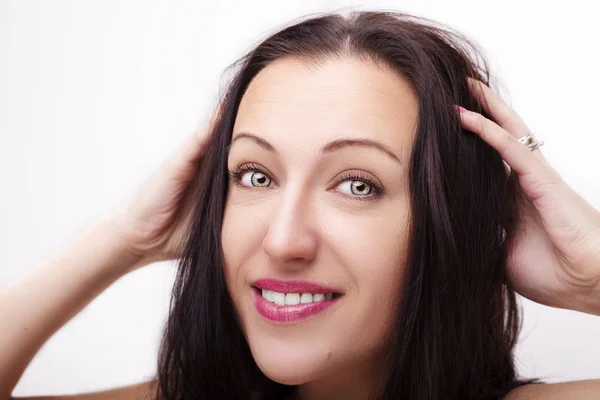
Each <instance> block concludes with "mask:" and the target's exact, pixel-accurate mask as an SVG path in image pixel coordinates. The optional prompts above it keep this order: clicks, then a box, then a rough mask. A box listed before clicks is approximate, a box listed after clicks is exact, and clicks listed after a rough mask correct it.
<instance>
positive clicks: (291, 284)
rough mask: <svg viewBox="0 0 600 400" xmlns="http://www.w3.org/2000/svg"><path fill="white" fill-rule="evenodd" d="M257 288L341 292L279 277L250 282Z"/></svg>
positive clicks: (290, 291) (299, 291) (315, 284)
mask: <svg viewBox="0 0 600 400" xmlns="http://www.w3.org/2000/svg"><path fill="white" fill-rule="evenodd" d="M252 286H255V287H257V288H259V289H265V290H273V291H275V292H279V293H312V294H315V293H322V294H328V293H337V294H341V292H340V290H338V289H334V288H331V287H328V286H323V285H320V284H318V283H314V282H307V281H298V280H279V279H272V278H266V279H259V280H257V281H254V282H253V283H252Z"/></svg>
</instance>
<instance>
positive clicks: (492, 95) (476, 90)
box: [467, 77, 529, 138]
mask: <svg viewBox="0 0 600 400" xmlns="http://www.w3.org/2000/svg"><path fill="white" fill-rule="evenodd" d="M467 81H468V83H469V89H470V91H471V94H472V95H473V96H474V97H475V98H476V99H477V101H478V102H479V103H480V104H481V105H482V107H483V109H484V110H485V111H486V112H487V113H488V114H490V115H491V116H492V118H493V119H494V120H495V121H496V122H497V123H498V125H500V126H501V127H502V128H504V129H506V130H507V131H508V132H510V133H511V134H512V135H513V136H515V137H516V138H520V137H523V136H525V135H527V134H528V133H529V128H528V127H527V125H526V124H525V122H523V120H522V119H521V117H519V115H518V114H517V113H516V112H515V111H514V110H513V109H512V108H511V107H509V106H508V105H507V104H506V103H505V102H504V100H502V98H500V96H498V94H496V92H494V91H493V90H492V89H491V88H490V87H489V86H487V85H486V84H485V83H483V82H481V81H479V80H477V79H473V78H471V77H467Z"/></svg>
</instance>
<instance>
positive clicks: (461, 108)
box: [454, 104, 467, 113]
mask: <svg viewBox="0 0 600 400" xmlns="http://www.w3.org/2000/svg"><path fill="white" fill-rule="evenodd" d="M454 108H456V109H458V110H459V111H460V112H461V113H463V112H465V111H467V109H466V108H463V107H461V106H458V105H456V104H455V105H454Z"/></svg>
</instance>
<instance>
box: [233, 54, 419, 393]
mask: <svg viewBox="0 0 600 400" xmlns="http://www.w3.org/2000/svg"><path fill="white" fill-rule="evenodd" d="M290 76H293V77H294V79H290ZM417 116H418V103H417V99H416V97H415V96H414V95H413V93H412V91H411V89H410V86H409V85H408V83H407V82H406V81H405V80H404V79H403V78H401V77H400V76H398V75H397V74H395V73H393V72H392V71H389V70H383V69H381V68H380V67H378V66H375V65H374V64H368V63H365V62H364V61H356V60H352V59H344V60H335V61H331V60H330V61H326V62H325V63H324V64H323V65H322V66H319V67H315V66H309V65H307V64H306V63H303V62H302V61H299V60H296V59H290V58H288V59H281V60H278V61H276V62H274V63H272V64H270V65H269V66H267V67H266V68H265V69H264V70H263V71H261V72H260V73H259V74H258V75H257V76H256V78H255V79H254V80H253V81H252V82H251V84H250V86H249V88H248V91H247V92H246V93H245V95H244V97H243V99H242V101H241V104H240V107H239V111H238V115H237V118H236V121H235V126H234V129H233V134H232V140H233V143H232V147H231V151H230V153H229V158H228V167H229V169H230V170H232V169H234V168H235V167H236V166H239V165H243V164H246V163H253V167H254V168H255V167H256V165H258V166H260V167H262V168H263V169H265V172H262V171H260V170H258V171H256V169H254V170H251V171H245V172H243V173H242V175H241V176H240V177H239V179H240V180H239V181H238V183H239V184H240V185H242V186H238V185H237V184H236V180H235V179H233V178H232V179H230V187H229V194H228V199H227V204H226V209H225V215H224V221H223V230H222V244H223V252H224V257H225V264H226V275H227V280H228V285H229V290H230V293H231V296H232V298H233V301H234V304H235V307H236V309H237V312H238V314H239V316H240V318H241V321H242V325H243V329H244V332H245V335H246V338H247V340H248V343H249V345H250V348H251V351H252V354H253V356H254V359H255V360H256V362H257V364H258V366H259V367H260V369H261V370H262V371H263V372H264V373H265V375H266V376H268V377H269V378H270V379H272V380H274V381H277V382H280V383H284V384H291V385H301V386H300V390H299V393H300V395H301V398H302V399H307V400H309V399H317V398H343V399H354V398H356V399H364V398H366V397H367V392H368V391H369V388H370V387H371V385H374V384H376V379H375V374H377V373H382V372H385V368H384V367H383V365H384V363H383V354H385V350H386V349H387V348H388V345H389V340H388V339H387V338H388V334H389V326H390V319H391V318H392V317H393V316H394V315H395V314H396V313H397V306H398V302H397V300H398V297H399V296H400V292H399V288H400V286H401V283H402V280H403V277H404V270H405V267H406V253H407V245H408V229H407V226H408V225H407V224H408V222H409V217H410V210H409V194H408V187H407V164H406V162H407V158H408V155H409V150H410V146H411V144H412V140H413V138H414V136H415V127H416V122H417ZM241 133H250V134H252V135H255V136H257V137H259V138H261V139H263V140H264V141H267V142H268V143H269V144H271V146H272V147H273V148H274V149H275V150H274V151H269V150H267V149H265V148H263V147H262V146H260V145H259V144H257V142H256V140H253V139H252V138H249V137H241V136H239V135H240V134H241ZM339 139H369V140H373V141H377V142H378V143H381V144H382V145H384V146H385V147H387V148H388V149H389V150H390V152H392V153H393V154H394V156H395V158H397V159H398V160H396V159H395V158H394V157H393V156H391V155H390V154H387V153H386V152H384V151H382V150H380V149H377V148H374V147H368V146H359V145H351V146H346V147H343V148H339V149H337V150H335V151H331V152H328V153H325V154H322V153H321V148H322V147H323V146H325V145H326V144H327V143H329V142H331V141H334V140H339ZM346 171H358V172H361V173H363V174H366V175H367V176H368V177H371V178H372V179H374V180H375V182H376V184H378V185H383V187H384V188H385V189H384V193H383V194H382V195H381V196H380V197H377V195H376V194H375V191H374V190H372V191H371V194H366V195H365V193H368V188H366V187H364V186H362V187H359V188H358V190H357V189H354V190H352V189H351V186H350V185H351V183H352V181H355V183H356V184H358V185H360V184H361V183H364V184H367V185H368V183H367V182H365V181H364V180H363V181H360V180H358V179H356V178H348V179H344V176H342V174H343V173H344V172H346ZM257 173H258V174H257ZM253 174H257V175H255V178H263V180H262V181H259V182H258V183H257V181H254V182H253V181H252V180H251V177H252V175H253ZM265 177H266V179H264V178H265ZM340 178H342V179H343V180H342V181H340ZM260 182H262V185H261V184H260ZM372 188H374V187H372ZM365 198H371V199H372V200H373V201H364V200H362V199H365ZM266 277H272V278H279V279H299V280H308V281H314V282H317V283H321V284H324V285H329V286H332V287H334V288H337V289H339V290H338V291H340V292H342V293H343V296H342V297H341V298H340V299H339V301H338V302H337V304H336V305H334V306H333V307H331V308H329V309H328V310H326V311H325V312H323V313H321V314H318V315H317V316H313V317H312V318H309V319H306V320H303V321H300V322H297V323H294V324H285V325H283V324H277V323H272V322H269V321H267V320H266V319H264V318H263V317H262V316H261V315H260V314H258V312H257V311H256V309H255V307H254V305H253V302H252V298H251V294H252V288H251V283H252V282H253V281H254V280H256V279H259V278H266ZM365 327H369V329H365Z"/></svg>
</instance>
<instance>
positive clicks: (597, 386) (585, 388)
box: [504, 379, 600, 400]
mask: <svg viewBox="0 0 600 400" xmlns="http://www.w3.org/2000/svg"><path fill="white" fill-rule="evenodd" d="M504 399H505V400H530V399H531V400H534V399H544V400H555V399H556V400H559V399H560V400H563V399H573V400H588V399H589V400H592V399H600V379H589V380H581V381H569V382H560V383H542V384H532V385H525V386H521V387H519V388H517V389H515V390H513V391H511V392H510V393H509V394H508V395H507V396H506V397H505V398H504Z"/></svg>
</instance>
